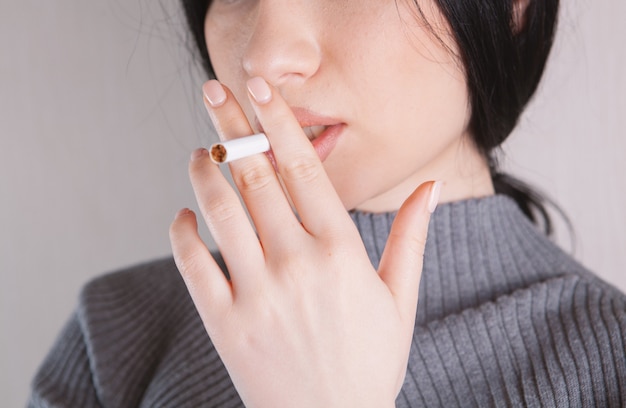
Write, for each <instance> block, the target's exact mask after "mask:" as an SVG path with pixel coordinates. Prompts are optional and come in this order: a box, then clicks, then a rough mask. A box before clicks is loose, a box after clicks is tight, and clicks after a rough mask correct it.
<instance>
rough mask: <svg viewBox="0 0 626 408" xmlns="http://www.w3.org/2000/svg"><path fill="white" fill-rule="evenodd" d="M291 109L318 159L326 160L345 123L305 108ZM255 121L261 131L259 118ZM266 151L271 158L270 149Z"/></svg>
mask: <svg viewBox="0 0 626 408" xmlns="http://www.w3.org/2000/svg"><path fill="white" fill-rule="evenodd" d="M291 110H292V112H293V114H294V116H295V118H296V120H297V121H298V123H299V124H300V127H301V128H302V131H303V132H304V134H305V135H306V136H307V138H308V139H309V141H310V142H311V144H312V145H313V148H314V149H315V151H316V152H317V155H318V156H319V158H320V160H321V161H324V160H326V158H327V157H328V155H329V154H330V153H331V152H332V150H333V148H334V147H335V145H336V144H337V141H338V139H339V136H340V135H341V133H342V131H343V129H344V127H345V123H343V122H342V121H341V120H338V119H336V118H333V117H330V116H326V115H321V114H317V113H314V112H312V111H310V110H308V109H305V108H299V107H292V108H291ZM255 122H256V123H255V124H256V127H257V129H259V131H261V132H263V131H264V130H263V126H261V123H260V122H259V120H258V119H255ZM268 153H269V156H270V158H271V159H272V160H273V154H272V153H271V151H270V152H268Z"/></svg>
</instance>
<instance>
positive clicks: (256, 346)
mask: <svg viewBox="0 0 626 408" xmlns="http://www.w3.org/2000/svg"><path fill="white" fill-rule="evenodd" d="M248 88H249V90H250V100H251V103H252V106H253V108H254V110H255V113H256V115H257V117H258V119H259V121H260V123H261V124H262V126H263V129H264V131H265V133H266V134H267V136H268V139H269V140H270V144H271V146H272V150H273V154H274V157H275V160H276V170H277V172H278V174H280V178H281V179H282V183H283V184H284V187H283V186H281V181H280V180H279V177H278V176H277V173H276V171H275V169H274V166H273V165H272V163H271V162H270V161H269V160H268V158H267V157H266V156H265V155H262V154H259V155H255V156H252V157H249V158H246V159H242V160H239V161H235V162H233V163H231V172H232V175H233V180H234V181H235V184H236V186H237V188H238V190H239V192H240V193H241V196H242V199H243V202H244V203H245V206H246V207H247V209H248V211H249V213H250V217H251V219H252V222H253V224H254V227H256V232H255V228H253V227H252V225H251V224H250V222H249V220H248V218H247V216H246V212H245V209H244V207H243V206H242V204H241V202H240V200H239V199H238V197H237V194H236V192H235V191H234V190H233V189H232V187H231V186H230V185H229V184H228V182H227V180H226V179H225V178H224V177H223V176H222V174H221V172H220V170H219V169H218V167H217V166H215V165H214V164H212V163H211V161H210V160H209V156H208V152H207V151H206V150H204V149H199V150H197V151H195V152H194V153H193V155H192V160H191V163H190V178H191V182H192V185H193V188H194V191H195V193H196V198H197V200H198V203H199V206H200V209H201V212H202V215H203V218H204V220H205V222H206V224H207V225H208V227H209V229H210V231H211V233H212V235H213V237H214V239H215V242H216V243H217V245H218V247H219V249H220V251H221V253H222V256H223V258H224V260H225V263H226V265H227V267H228V272H229V274H230V278H231V279H230V281H229V280H227V279H226V278H225V276H224V274H223V273H222V271H221V270H220V268H219V267H218V265H217V264H216V262H215V261H214V259H213V258H212V257H211V254H210V253H209V251H208V249H207V248H206V246H205V245H204V243H203V242H202V240H201V239H200V237H199V235H198V233H197V222H196V218H195V215H194V214H193V213H192V212H191V211H189V210H186V209H185V210H181V211H179V213H178V214H177V216H176V219H175V220H174V222H173V223H172V226H171V229H170V239H171V243H172V248H173V252H174V257H175V260H176V264H177V266H178V268H179V270H180V273H181V274H182V276H183V279H184V280H185V283H186V285H187V287H188V290H189V293H190V294H191V297H192V298H193V301H194V303H195V305H196V307H197V309H198V312H199V314H200V316H201V318H202V321H203V323H204V326H205V328H206V330H207V332H208V334H209V336H210V338H211V340H212V341H213V344H214V345H215V347H216V349H217V351H218V353H219V354H220V357H221V358H222V361H223V362H224V364H225V366H226V368H227V369H228V372H229V374H230V376H231V379H232V381H233V383H234V384H235V387H236V388H237V390H238V392H239V394H240V396H241V398H242V400H243V401H244V403H245V404H246V406H249V407H292V406H293V407H313V406H315V407H321V406H323V407H356V406H358V407H377V408H378V407H385V406H393V405H394V402H395V399H396V397H397V394H398V392H399V391H400V388H401V386H402V382H403V380H404V376H405V372H406V366H407V361H408V355H409V349H410V345H411V338H412V334H413V326H414V321H415V309H416V305H417V293H418V288H419V280H420V275H421V270H422V255H423V250H424V244H425V241H426V233H427V229H428V228H427V227H428V221H429V217H430V213H431V212H432V210H434V206H435V205H436V201H437V197H438V186H437V185H435V183H432V182H429V183H424V184H422V185H421V186H420V187H418V188H417V190H415V192H414V193H413V194H412V195H411V197H409V199H408V200H407V201H406V202H405V203H404V205H403V206H402V208H401V209H400V211H399V212H398V215H397V217H396V220H395V222H394V225H393V228H392V230H391V234H390V236H389V240H388V242H387V247H386V249H385V252H384V254H383V257H382V260H381V263H380V268H379V270H378V271H376V270H375V269H374V268H373V267H372V265H371V263H370V261H369V259H368V256H367V253H366V251H365V248H364V247H363V243H362V241H361V238H360V236H359V234H358V232H357V230H356V227H355V226H354V224H353V222H352V220H351V219H350V217H349V215H348V214H347V212H346V210H345V208H344V206H343V204H342V202H341V200H340V198H339V197H338V196H337V194H336V192H335V190H334V189H333V186H332V184H331V182H330V180H329V179H328V177H327V175H326V173H325V171H324V168H323V165H322V163H321V162H320V160H319V158H318V157H317V154H316V153H315V150H314V149H313V148H312V145H311V143H310V142H309V141H308V139H307V137H306V136H305V134H304V133H303V131H302V129H301V128H300V125H299V124H298V122H297V121H296V119H295V118H294V116H293V114H292V112H291V110H290V108H289V107H288V105H287V104H286V102H285V101H284V100H283V99H282V98H281V97H280V95H279V93H278V92H276V91H275V90H274V89H272V88H270V87H269V86H268V85H267V84H266V83H265V81H263V80H262V79H261V78H253V79H252V80H250V81H249V82H248ZM205 93H210V94H211V95H213V98H212V99H213V101H212V102H213V105H211V103H210V102H209V101H208V100H205V103H206V104H207V109H208V111H209V114H210V115H211V117H212V120H213V122H214V123H215V125H216V128H217V129H218V132H219V133H220V135H221V137H222V138H225V139H231V138H234V137H240V136H244V135H249V134H252V129H251V127H250V125H249V124H248V122H247V120H246V118H245V116H244V114H243V112H242V110H241V107H240V106H239V105H238V104H237V102H236V100H235V98H234V97H233V95H232V93H231V92H230V91H229V90H228V89H226V88H222V87H221V85H220V84H219V83H218V82H217V81H209V82H208V83H207V84H205ZM215 95H217V96H218V98H215ZM216 100H217V102H216ZM283 188H284V189H285V191H286V193H287V194H288V196H289V197H290V198H291V200H292V203H293V206H294V208H295V210H296V211H297V213H298V215H299V217H300V219H298V218H297V217H296V216H295V215H294V212H293V209H292V207H291V203H290V202H289V199H288V198H287V196H286V194H285V192H284V191H283ZM257 234H258V235H257Z"/></svg>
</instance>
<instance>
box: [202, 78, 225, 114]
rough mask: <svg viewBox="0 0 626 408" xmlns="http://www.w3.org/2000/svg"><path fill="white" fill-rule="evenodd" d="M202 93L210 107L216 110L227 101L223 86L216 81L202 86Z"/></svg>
mask: <svg viewBox="0 0 626 408" xmlns="http://www.w3.org/2000/svg"><path fill="white" fill-rule="evenodd" d="M202 92H203V93H204V97H205V99H206V100H207V101H208V102H209V105H211V106H212V107H214V108H217V107H218V106H221V105H223V104H224V102H225V101H226V92H224V88H223V87H222V84H220V83H219V81H216V80H214V79H212V80H210V81H208V82H206V83H205V84H204V85H203V86H202Z"/></svg>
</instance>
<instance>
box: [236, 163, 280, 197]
mask: <svg viewBox="0 0 626 408" xmlns="http://www.w3.org/2000/svg"><path fill="white" fill-rule="evenodd" d="M274 177H275V176H274V171H273V170H272V169H270V168H269V167H268V166H256V165H255V166H248V167H245V168H243V169H241V171H240V172H239V174H238V176H236V177H235V182H236V183H237V185H238V186H239V189H240V190H241V191H256V190H260V189H262V188H264V187H266V186H267V185H269V184H270V183H271V182H272V180H273V179H274Z"/></svg>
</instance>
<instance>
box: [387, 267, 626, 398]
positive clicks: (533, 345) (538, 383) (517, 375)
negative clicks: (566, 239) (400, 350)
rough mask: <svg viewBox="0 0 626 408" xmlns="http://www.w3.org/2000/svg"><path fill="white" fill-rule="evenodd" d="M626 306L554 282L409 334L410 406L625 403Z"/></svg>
mask: <svg viewBox="0 0 626 408" xmlns="http://www.w3.org/2000/svg"><path fill="white" fill-rule="evenodd" d="M625 341H626V307H625V303H624V296H623V295H620V296H616V295H615V292H613V291H606V290H603V288H600V287H598V286H597V285H594V284H593V283H592V282H590V281H587V280H585V279H582V278H580V277H578V276H568V277H561V278H554V279H551V280H549V281H546V282H542V283H538V284H535V285H533V286H531V287H529V288H526V289H523V290H519V291H517V292H514V293H512V294H511V295H507V296H502V297H501V298H499V299H497V300H496V301H494V302H489V303H485V304H483V305H481V306H479V307H476V308H473V309H468V310H465V311H463V312H462V313H459V314H456V315H450V316H448V317H446V318H443V319H439V320H436V321H432V322H430V323H428V324H426V325H424V326H418V327H416V329H415V334H414V343H413V347H412V350H411V355H410V359H409V370H408V371H407V376H406V379H405V383H404V387H403V389H402V392H401V393H400V395H399V397H398V401H397V405H398V407H407V406H411V407H413V406H428V407H431V406H432V407H434V406H446V407H447V406H464V407H465V406H477V407H489V406H513V407H516V406H527V407H539V406H541V407H555V406H556V407H560V406H572V407H596V406H597V407H600V406H601V407H623V406H626V357H625V348H624V347H625Z"/></svg>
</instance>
